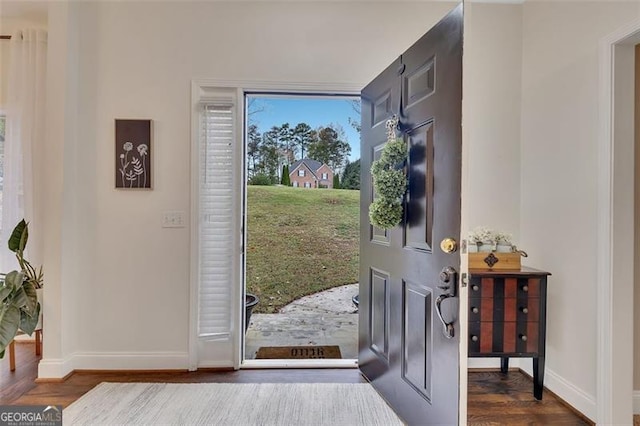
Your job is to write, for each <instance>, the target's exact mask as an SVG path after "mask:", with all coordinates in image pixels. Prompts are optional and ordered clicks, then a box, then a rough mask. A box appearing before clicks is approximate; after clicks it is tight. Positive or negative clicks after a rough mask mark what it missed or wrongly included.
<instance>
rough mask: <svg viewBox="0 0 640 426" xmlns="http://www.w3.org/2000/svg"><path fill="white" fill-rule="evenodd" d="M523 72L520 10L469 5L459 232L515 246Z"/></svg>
mask: <svg viewBox="0 0 640 426" xmlns="http://www.w3.org/2000/svg"><path fill="white" fill-rule="evenodd" d="M521 66H522V6H521V5H513V4H511V5H509V4H487V3H467V4H466V5H465V37H464V63H463V98H464V100H463V152H464V154H463V156H464V160H463V161H464V162H465V167H463V190H462V200H463V208H462V231H463V235H466V233H467V231H468V230H470V229H473V228H475V227H476V226H481V225H482V226H489V227H491V228H493V229H498V230H502V231H505V232H509V233H512V234H513V235H514V242H515V243H516V244H518V245H519V235H520V102H521V99H520V85H521V73H522V72H521ZM463 297H464V296H463ZM464 335H466V333H465V334H464ZM512 365H513V366H517V360H513V362H512ZM499 366H500V359H499V358H487V359H481V358H471V359H469V367H470V368H483V367H494V368H497V367H499Z"/></svg>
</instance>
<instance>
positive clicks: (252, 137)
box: [247, 124, 262, 179]
mask: <svg viewBox="0 0 640 426" xmlns="http://www.w3.org/2000/svg"><path fill="white" fill-rule="evenodd" d="M261 142H262V135H261V134H260V132H259V131H258V126H256V125H255V124H250V125H249V127H248V129H247V159H248V162H249V164H248V165H247V173H248V175H249V176H248V177H249V179H251V178H252V177H253V175H255V173H256V163H257V162H258V161H259V158H260V143H261Z"/></svg>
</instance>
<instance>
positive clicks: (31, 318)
mask: <svg viewBox="0 0 640 426" xmlns="http://www.w3.org/2000/svg"><path fill="white" fill-rule="evenodd" d="M39 316H40V303H37V304H36V308H35V309H34V312H33V315H29V314H28V313H27V312H25V311H24V310H20V330H22V331H24V332H25V333H27V334H28V335H29V336H31V335H32V334H33V331H34V330H35V329H36V325H38V317H39Z"/></svg>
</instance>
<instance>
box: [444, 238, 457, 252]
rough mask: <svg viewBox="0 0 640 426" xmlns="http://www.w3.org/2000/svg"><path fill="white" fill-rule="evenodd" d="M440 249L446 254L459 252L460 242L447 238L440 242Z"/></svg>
mask: <svg viewBox="0 0 640 426" xmlns="http://www.w3.org/2000/svg"><path fill="white" fill-rule="evenodd" d="M440 249H442V251H443V252H445V253H453V252H455V251H456V250H458V242H457V241H456V240H454V239H453V238H445V239H444V240H442V241H440Z"/></svg>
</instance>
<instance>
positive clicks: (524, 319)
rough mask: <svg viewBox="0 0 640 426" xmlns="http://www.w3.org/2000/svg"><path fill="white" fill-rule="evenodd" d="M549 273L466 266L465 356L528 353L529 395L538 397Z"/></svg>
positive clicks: (506, 364)
mask: <svg viewBox="0 0 640 426" xmlns="http://www.w3.org/2000/svg"><path fill="white" fill-rule="evenodd" d="M549 275H551V274H550V273H549V272H544V271H539V270H537V269H533V268H527V267H522V268H521V269H520V270H519V271H518V270H516V271H496V270H484V269H470V270H469V278H470V279H469V357H483V358H484V357H500V358H501V360H502V361H501V370H502V372H503V373H506V372H507V371H508V368H509V358H514V357H518V358H523V357H524V358H533V395H534V396H535V398H536V399H542V387H543V383H544V355H545V337H546V313H547V276H549Z"/></svg>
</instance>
